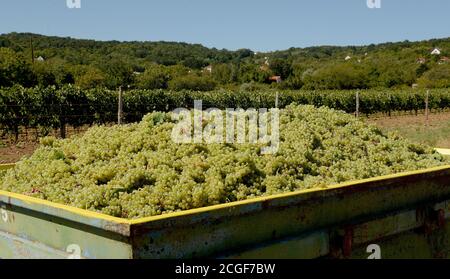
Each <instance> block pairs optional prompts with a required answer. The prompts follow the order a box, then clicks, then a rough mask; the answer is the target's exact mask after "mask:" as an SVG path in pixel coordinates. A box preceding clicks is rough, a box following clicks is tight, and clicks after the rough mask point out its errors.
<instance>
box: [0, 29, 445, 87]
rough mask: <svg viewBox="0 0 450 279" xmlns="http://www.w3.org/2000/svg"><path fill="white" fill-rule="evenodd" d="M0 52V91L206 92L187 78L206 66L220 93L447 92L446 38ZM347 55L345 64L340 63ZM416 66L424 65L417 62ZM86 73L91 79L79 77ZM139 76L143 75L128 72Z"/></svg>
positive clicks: (68, 46) (10, 39) (45, 41)
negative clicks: (268, 86)
mask: <svg viewBox="0 0 450 279" xmlns="http://www.w3.org/2000/svg"><path fill="white" fill-rule="evenodd" d="M30 37H33V45H34V50H35V57H38V56H42V57H44V58H45V62H41V63H42V64H39V65H35V66H33V69H32V68H31V66H30V65H28V63H27V61H28V59H25V58H24V57H27V58H31V49H30ZM0 47H3V48H4V50H2V51H1V52H0V86H7V87H9V86H12V85H14V84H20V85H22V86H25V87H32V86H36V85H38V86H42V87H46V86H49V85H56V86H57V87H61V86H63V85H66V84H74V83H75V84H78V85H80V86H82V87H83V88H86V89H88V88H90V86H92V87H98V86H99V87H102V86H106V87H107V88H109V89H116V88H118V87H119V86H122V87H124V88H128V87H130V88H140V89H165V88H168V87H169V83H171V81H172V80H174V79H176V80H175V81H173V82H172V84H173V86H172V88H174V87H177V88H185V89H186V88H194V87H202V88H205V87H204V86H203V85H202V86H192V83H199V81H196V82H194V81H193V79H195V78H191V77H192V76H195V75H200V72H201V71H202V68H203V67H205V66H207V65H212V66H213V70H212V75H211V76H212V79H213V80H214V81H215V82H216V83H217V85H218V86H219V87H221V88H224V87H228V88H229V87H233V86H234V88H239V86H240V85H241V84H245V83H251V82H257V83H261V84H263V83H270V82H269V80H268V78H269V77H270V76H272V75H279V76H281V78H282V80H283V82H282V83H281V84H277V85H276V87H278V88H280V89H319V90H323V89H330V90H331V89H334V90H340V89H365V88H380V87H384V88H402V87H408V86H412V85H413V84H415V83H420V84H421V85H422V86H426V87H430V88H432V87H436V88H443V87H446V88H447V87H450V85H448V82H447V81H446V80H447V78H446V77H445V76H444V78H439V76H442V74H440V73H439V72H441V71H443V70H442V69H440V68H441V66H443V65H440V64H442V61H441V59H442V58H443V57H445V56H446V55H447V56H448V55H449V54H448V53H450V39H448V38H447V39H437V40H429V41H421V42H408V41H405V42H398V43H386V44H379V45H368V46H358V47H356V46H349V47H334V46H321V47H310V48H290V49H288V50H284V51H274V52H269V53H256V54H255V53H254V52H253V51H251V50H249V49H240V50H237V51H228V50H217V49H214V48H213V49H209V48H206V47H204V46H201V45H198V44H186V43H174V42H117V41H112V42H99V41H92V40H78V39H71V38H59V37H49V36H41V35H36V34H18V33H10V34H4V35H0ZM435 47H439V48H440V49H441V51H442V55H440V56H437V55H431V50H432V49H433V48H435ZM6 48H7V50H8V51H6ZM347 56H350V57H351V58H350V60H345V58H346V57H347ZM419 59H420V60H424V62H421V63H418V60H419ZM28 62H29V61H28ZM446 63H448V62H446ZM35 64H36V63H35ZM43 64H44V65H45V67H44V66H43ZM86 68H89V69H90V70H89V74H90V73H92V78H91V77H90V75H89V74H86V72H87V70H86ZM94 69H95V70H94ZM145 71H147V73H145V74H144V75H136V73H134V72H139V73H144V72H145ZM203 72H204V71H203ZM182 76H184V77H185V78H184V79H183V78H181V77H182ZM424 76H425V77H424ZM434 76H436V77H434ZM422 77H423V78H422ZM77 79H78V80H77ZM200 83H201V82H200ZM179 84H181V85H183V84H184V85H185V86H181V85H180V86H179ZM209 85H211V83H210V84H209ZM206 87H208V88H211V87H210V86H206ZM202 90H204V89H202Z"/></svg>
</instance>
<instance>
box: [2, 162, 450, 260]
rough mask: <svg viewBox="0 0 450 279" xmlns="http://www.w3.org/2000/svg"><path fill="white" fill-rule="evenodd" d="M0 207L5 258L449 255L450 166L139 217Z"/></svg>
mask: <svg viewBox="0 0 450 279" xmlns="http://www.w3.org/2000/svg"><path fill="white" fill-rule="evenodd" d="M9 167H13V166H12V165H8V166H2V167H0V168H9ZM0 213H1V214H0V215H1V218H0V258H129V259H132V258H197V257H213V258H250V259H258V258H272V259H275V258H320V257H329V258H368V257H374V256H373V255H375V254H376V255H375V257H382V258H449V257H450V222H448V219H449V218H450V166H444V167H437V168H431V169H427V170H421V171H414V172H407V173H401V174H395V175H389V176H384V177H376V178H372V179H366V180H361V181H352V182H347V183H343V184H340V185H335V186H331V187H328V188H326V189H314V190H305V191H298V192H293V193H288V194H281V195H276V196H270V197H263V198H256V199H251V200H246V201H239V202H233V203H228V204H222V205H216V206H210V207H205V208H199V209H194V210H188V211H183V212H177V213H171V214H165V215H161V216H155V217H149V218H142V219H136V220H126V219H121V218H115V217H111V216H107V215H103V214H99V213H95V212H90V211H86V210H82V209H78V208H74V207H70V206H65V205H61V204H55V203H52V202H48V201H45V200H41V199H36V198H31V197H28V196H24V195H19V194H15V193H10V192H5V191H0ZM374 247H375V248H374ZM377 249H379V251H376V250H377Z"/></svg>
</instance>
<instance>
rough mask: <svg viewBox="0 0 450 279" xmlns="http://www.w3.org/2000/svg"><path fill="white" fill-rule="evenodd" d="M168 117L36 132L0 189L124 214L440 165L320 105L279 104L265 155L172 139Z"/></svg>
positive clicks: (434, 157)
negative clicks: (271, 149)
mask: <svg viewBox="0 0 450 279" xmlns="http://www.w3.org/2000/svg"><path fill="white" fill-rule="evenodd" d="M172 116H173V115H172V114H171V113H161V112H154V113H150V114H148V115H146V116H145V117H144V118H143V120H142V121H141V122H140V123H134V124H128V125H121V126H113V127H104V126H94V127H92V128H91V129H89V130H88V131H87V132H86V133H85V134H83V135H79V136H75V137H73V138H71V139H64V140H57V139H55V138H52V137H46V138H43V139H41V146H40V147H39V148H38V149H37V150H36V151H35V152H34V154H33V155H32V156H30V157H25V158H23V159H22V160H21V161H20V162H18V163H17V165H16V167H15V168H14V169H10V170H8V171H7V172H6V173H5V174H3V177H1V176H0V180H1V182H0V189H3V190H6V191H10V192H16V193H22V194H25V195H29V196H32V197H36V198H41V199H45V200H49V201H52V202H57V203H61V204H66V205H71V206H75V207H78V208H82V209H87V210H91V211H96V212H101V213H104V214H108V215H112V216H117V217H122V218H129V219H133V218H140V217H148V216H155V215H160V214H165V213H169V212H176V211H181V210H187V209H193V208H199V207H204V206H209V205H216V204H222V203H228V202H233V201H239V200H245V199H249V198H254V197H260V196H269V195H273V194H279V193H286V192H291V191H296V190H302V189H311V188H323V187H327V186H330V185H334V184H337V183H341V182H344V181H351V180H356V179H364V178H370V177H376V176H381V175H387V174H393V173H398V172H403V171H411V170H417V169H423V168H428V167H433V166H439V165H444V164H446V162H445V160H444V158H443V157H442V156H441V155H439V154H437V153H436V152H435V151H434V150H433V149H432V148H430V147H427V146H424V145H420V144H415V143H412V142H410V141H408V140H405V139H402V138H401V137H399V136H398V135H396V134H383V133H382V132H381V131H380V130H379V129H378V128H376V127H374V126H371V125H368V124H366V123H365V122H363V121H361V120H358V119H355V118H354V117H352V116H351V115H348V114H345V113H344V112H340V111H336V110H333V109H329V108H326V107H320V108H316V107H313V106H301V105H296V104H292V105H289V106H287V107H286V108H285V109H282V110H280V117H279V124H280V128H279V131H280V145H279V149H278V152H277V153H275V154H262V153H261V148H262V147H263V144H259V143H258V144H251V143H242V144H237V143H234V144H232V143H208V144H207V143H205V142H202V143H184V144H183V143H175V142H174V141H173V140H172V138H171V134H172V130H173V128H174V127H175V125H176V124H177V123H176V121H174V120H173V118H172Z"/></svg>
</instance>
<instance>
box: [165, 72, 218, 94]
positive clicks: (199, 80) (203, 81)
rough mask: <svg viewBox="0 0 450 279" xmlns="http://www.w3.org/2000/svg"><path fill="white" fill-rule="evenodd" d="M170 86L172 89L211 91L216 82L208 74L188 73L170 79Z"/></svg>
mask: <svg viewBox="0 0 450 279" xmlns="http://www.w3.org/2000/svg"><path fill="white" fill-rule="evenodd" d="M169 88H170V89H172V90H184V89H186V90H196V91H211V90H214V88H216V82H215V81H214V80H212V79H211V78H210V77H207V76H196V75H188V76H181V77H176V78H174V79H173V80H171V81H169Z"/></svg>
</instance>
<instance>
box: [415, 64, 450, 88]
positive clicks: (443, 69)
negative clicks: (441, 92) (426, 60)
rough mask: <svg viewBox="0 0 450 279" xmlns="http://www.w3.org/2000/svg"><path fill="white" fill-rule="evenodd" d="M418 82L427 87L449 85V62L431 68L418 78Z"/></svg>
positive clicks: (445, 86)
mask: <svg viewBox="0 0 450 279" xmlns="http://www.w3.org/2000/svg"><path fill="white" fill-rule="evenodd" d="M418 83H419V84H420V85H421V86H422V87H427V88H448V87H450V64H443V65H438V66H437V67H435V68H433V69H431V70H430V71H428V72H426V73H425V74H424V75H423V76H422V77H421V78H420V79H419V82H418Z"/></svg>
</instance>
